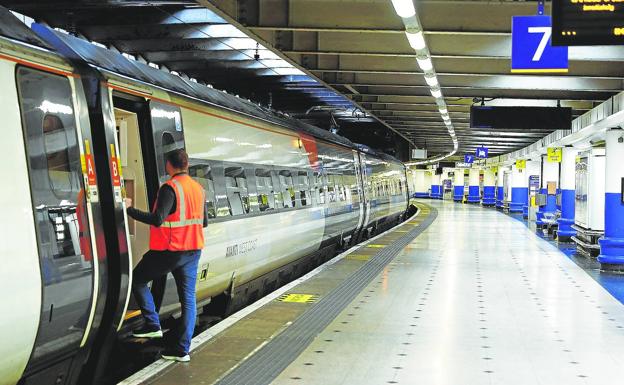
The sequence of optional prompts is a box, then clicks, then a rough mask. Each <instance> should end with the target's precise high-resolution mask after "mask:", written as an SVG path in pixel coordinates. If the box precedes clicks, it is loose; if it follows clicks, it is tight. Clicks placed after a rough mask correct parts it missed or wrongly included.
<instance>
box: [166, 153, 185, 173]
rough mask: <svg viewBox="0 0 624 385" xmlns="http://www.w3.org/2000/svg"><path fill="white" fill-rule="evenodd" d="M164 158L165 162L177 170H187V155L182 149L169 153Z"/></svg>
mask: <svg viewBox="0 0 624 385" xmlns="http://www.w3.org/2000/svg"><path fill="white" fill-rule="evenodd" d="M165 158H166V159H167V162H169V163H171V165H172V166H173V167H174V168H176V169H178V170H184V169H187V168H188V154H187V153H186V151H185V150H184V149H183V148H179V149H176V150H171V151H169V152H168V153H167V154H166V155H165Z"/></svg>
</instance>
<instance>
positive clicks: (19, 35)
mask: <svg viewBox="0 0 624 385" xmlns="http://www.w3.org/2000/svg"><path fill="white" fill-rule="evenodd" d="M0 36H4V37H6V38H9V39H12V40H17V41H20V42H23V43H28V44H30V45H34V46H37V47H40V48H45V49H47V50H50V51H53V48H52V47H51V46H50V45H49V44H48V43H46V42H45V41H44V40H43V39H41V38H40V37H39V36H37V34H36V33H35V32H34V31H33V30H31V29H30V28H28V27H27V26H26V24H24V23H22V22H21V21H20V20H19V19H18V18H17V17H15V15H14V14H12V13H11V11H9V10H8V9H6V8H4V7H0Z"/></svg>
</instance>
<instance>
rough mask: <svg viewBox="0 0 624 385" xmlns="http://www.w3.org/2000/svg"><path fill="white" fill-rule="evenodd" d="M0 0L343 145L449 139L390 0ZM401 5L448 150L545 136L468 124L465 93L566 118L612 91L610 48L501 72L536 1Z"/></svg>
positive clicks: (519, 143)
mask: <svg viewBox="0 0 624 385" xmlns="http://www.w3.org/2000/svg"><path fill="white" fill-rule="evenodd" d="M0 3H1V4H3V5H5V6H7V7H8V8H10V9H12V10H16V11H18V12H20V13H23V14H25V15H28V16H30V17H33V18H34V19H36V20H38V21H44V22H46V23H48V24H50V25H51V26H53V27H59V28H63V29H65V30H67V31H69V32H71V33H76V34H80V35H83V36H85V37H86V38H87V39H89V40H93V41H96V42H99V43H101V44H105V45H107V46H113V47H115V48H116V49H118V50H120V51H122V52H125V53H128V54H132V55H140V56H141V57H142V58H144V59H145V60H146V61H148V62H152V63H156V64H160V65H164V66H166V67H167V68H168V69H169V70H173V71H177V72H179V73H181V74H183V75H186V76H189V77H193V78H196V79H198V80H200V81H204V82H206V83H209V84H211V85H213V86H214V87H215V88H218V89H224V90H227V91H228V92H231V93H236V94H240V95H241V96H245V97H248V98H251V99H252V100H255V101H258V102H262V103H263V104H271V105H272V106H273V107H274V108H276V109H279V110H282V111H285V112H288V113H291V114H293V115H296V116H298V117H302V118H304V119H306V120H308V121H309V122H312V123H315V124H317V125H319V126H322V127H325V128H329V127H330V126H336V125H337V126H339V127H340V129H341V130H342V131H340V132H341V133H344V134H346V136H348V137H350V138H351V139H353V140H356V141H362V142H367V141H368V142H369V143H371V142H372V144H375V142H376V143H378V144H379V143H382V144H381V145H380V146H378V147H384V146H385V147H388V146H390V147H391V144H388V143H387V142H402V145H405V143H406V139H407V140H409V141H410V142H412V143H413V144H415V145H416V146H418V147H421V148H422V147H424V148H427V149H428V150H429V153H430V155H431V154H442V153H448V152H449V151H450V150H452V148H453V145H452V142H451V139H450V137H449V136H448V133H447V130H446V127H445V125H444V123H443V121H442V118H441V117H440V114H439V112H438V108H437V106H436V103H435V99H434V98H433V97H432V96H431V94H430V91H429V86H428V85H427V84H426V82H425V79H424V77H423V73H422V71H420V69H419V67H418V65H417V64H416V60H415V52H414V50H413V49H412V48H411V47H410V45H409V43H408V41H407V39H406V36H405V33H404V32H405V27H404V25H403V23H402V20H401V18H400V17H399V16H397V14H396V13H395V11H394V8H393V6H392V3H391V1H390V0H197V1H121V0H108V1H96V0H91V1H87V0H84V1H68V0H65V1H55V0H52V1H42V0H38V1H35V0H32V1H23V0H22V1H17V0H14V1H5V0H0ZM414 4H415V5H416V9H417V14H418V17H419V19H420V22H421V24H422V27H423V30H424V32H425V39H426V41H427V45H428V48H429V51H430V52H431V57H432V61H433V65H434V68H435V70H436V72H437V75H438V79H439V83H440V87H441V89H442V92H443V94H444V97H445V100H446V104H447V105H448V111H449V115H450V117H451V119H452V121H453V125H454V127H455V132H456V134H457V137H458V139H459V153H460V154H461V153H464V152H474V149H475V147H477V146H481V145H484V146H486V147H489V148H490V153H492V154H498V153H507V152H510V151H513V150H515V149H518V148H522V147H524V146H526V145H528V144H531V143H533V142H535V141H537V140H538V139H539V138H541V137H543V136H545V135H547V134H548V133H550V132H551V131H549V130H512V129H498V130H482V129H479V130H477V129H471V128H470V124H469V120H470V114H469V110H470V106H471V105H472V104H473V103H475V101H474V100H475V98H477V99H481V98H483V99H484V100H485V103H486V105H517V106H527V105H539V106H556V105H557V103H558V102H559V103H560V105H561V106H563V107H572V108H573V115H574V116H577V115H580V114H582V113H584V112H585V111H587V110H589V109H591V108H592V107H593V106H594V105H595V104H597V103H600V102H602V101H604V100H605V99H607V98H608V97H610V96H612V95H613V94H615V93H618V92H620V91H622V90H623V89H624V81H623V80H624V72H622V70H621V62H622V61H623V60H624V47H619V46H611V47H571V48H570V54H569V56H570V69H569V72H568V73H566V74H559V75H539V76H538V75H519V74H511V73H510V52H511V17H512V16H515V15H534V14H536V11H537V2H536V1H505V0H499V1H472V0H462V1H456V0H455V1H451V0H446V1H445V0H416V1H414ZM546 13H547V14H549V13H550V9H549V4H548V3H547V5H546ZM332 117H333V119H332ZM358 135H359V136H361V137H362V138H361V139H362V140H359V139H360V138H359V137H358ZM366 139H367V140H366ZM403 147H405V146H403ZM382 149H383V148H382ZM395 150H396V149H395Z"/></svg>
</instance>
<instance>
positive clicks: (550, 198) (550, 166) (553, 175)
mask: <svg viewBox="0 0 624 385" xmlns="http://www.w3.org/2000/svg"><path fill="white" fill-rule="evenodd" d="M548 182H555V183H556V184H557V188H556V190H557V189H558V188H559V163H552V162H549V161H548V156H546V155H544V156H542V176H541V178H540V183H541V188H540V194H545V195H546V204H545V205H543V206H540V207H539V209H538V210H537V216H536V221H535V223H536V224H537V225H538V226H542V225H544V224H545V223H544V221H543V220H544V215H545V214H551V213H553V214H554V213H555V212H556V211H557V192H556V190H555V193H554V194H548Z"/></svg>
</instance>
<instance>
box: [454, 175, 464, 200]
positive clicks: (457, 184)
mask: <svg viewBox="0 0 624 385" xmlns="http://www.w3.org/2000/svg"><path fill="white" fill-rule="evenodd" d="M465 175H466V171H465V169H463V168H457V169H455V177H454V180H453V200H454V201H455V202H463V201H464V178H465Z"/></svg>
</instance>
